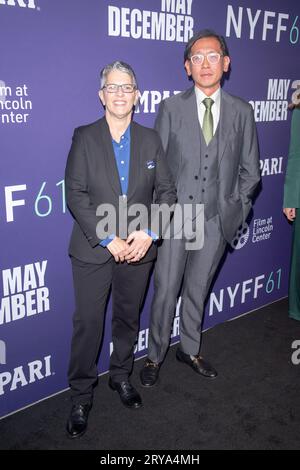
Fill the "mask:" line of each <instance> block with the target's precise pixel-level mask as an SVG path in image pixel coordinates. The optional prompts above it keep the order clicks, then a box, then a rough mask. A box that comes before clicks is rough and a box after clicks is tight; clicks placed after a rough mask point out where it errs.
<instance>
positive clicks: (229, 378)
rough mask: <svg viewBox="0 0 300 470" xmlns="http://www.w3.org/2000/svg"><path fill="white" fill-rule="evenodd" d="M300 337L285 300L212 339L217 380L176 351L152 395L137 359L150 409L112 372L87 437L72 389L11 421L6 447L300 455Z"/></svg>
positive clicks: (1, 428)
mask: <svg viewBox="0 0 300 470" xmlns="http://www.w3.org/2000/svg"><path fill="white" fill-rule="evenodd" d="M294 340H300V322H297V321H295V320H292V319H289V318H288V315H287V300H286V299H284V300H281V301H279V302H276V303H274V304H272V305H269V306H267V307H265V308H263V309H260V310H257V311H255V312H252V313H250V314H248V315H246V316H244V317H241V318H239V319H236V320H234V321H231V322H227V323H224V324H221V325H218V326H216V327H215V328H213V329H211V330H209V331H207V332H205V333H204V335H203V347H202V353H203V355H204V356H205V357H206V358H207V359H209V360H210V361H211V362H212V364H213V365H214V366H215V367H216V368H217V370H218V372H219V376H218V378H217V379H215V380H208V379H205V378H202V377H200V376H197V375H196V374H195V373H194V372H193V370H192V369H191V368H190V367H188V366H187V365H185V364H182V363H178V362H177V361H176V359H175V351H176V347H177V346H173V347H172V348H171V349H170V351H169V353H168V356H167V359H166V361H165V363H164V364H163V366H162V368H161V371H160V382H159V384H158V385H157V386H155V387H154V388H152V389H144V388H143V387H141V386H140V383H139V378H138V374H139V371H140V369H141V366H142V363H143V360H139V361H137V362H136V363H135V368H134V373H133V376H132V383H133V384H134V385H135V386H136V388H137V389H138V390H139V391H140V393H141V394H142V398H143V403H144V406H143V408H141V409H139V410H128V409H126V408H124V406H123V405H122V404H121V402H120V400H119V396H118V394H116V393H114V392H112V391H111V390H110V389H109V388H108V386H107V375H104V376H102V377H100V379H99V385H98V387H97V388H96V390H95V398H94V405H93V409H92V411H91V414H90V418H89V427H88V431H87V433H86V434H85V435H84V436H83V437H82V438H80V439H78V440H75V441H73V440H70V439H68V437H67V436H66V433H65V422H66V419H67V417H68V414H69V406H70V405H69V392H64V393H62V394H59V395H57V396H55V397H53V398H50V399H47V400H45V401H43V402H41V403H39V404H36V405H34V406H32V407H30V408H27V409H26V410H23V411H20V412H18V413H16V414H14V415H12V416H9V417H7V418H5V419H3V420H1V421H0V436H1V438H0V449H2V450H3V449H8V450H13V449H43V450H44V449H70V450H76V449H81V450H83V449H94V450H95V449H96V450H102V449H104V450H117V449H118V450H135V449H143V450H158V449H160V450H202V449H269V450H271V449H272V450H277V449H299V448H300V365H298V366H297V365H293V364H292V361H291V356H292V353H293V350H292V347H291V346H292V343H293V341H294Z"/></svg>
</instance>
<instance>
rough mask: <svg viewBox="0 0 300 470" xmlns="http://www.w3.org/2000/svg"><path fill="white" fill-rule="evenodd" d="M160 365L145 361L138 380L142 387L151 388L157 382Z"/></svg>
mask: <svg viewBox="0 0 300 470" xmlns="http://www.w3.org/2000/svg"><path fill="white" fill-rule="evenodd" d="M159 369H160V364H159V363H157V362H152V361H150V359H146V361H145V363H144V365H143V368H142V369H141V372H140V379H141V383H142V385H143V387H153V385H155V384H156V382H157V380H158V375H159Z"/></svg>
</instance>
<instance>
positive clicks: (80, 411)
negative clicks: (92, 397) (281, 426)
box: [67, 404, 92, 439]
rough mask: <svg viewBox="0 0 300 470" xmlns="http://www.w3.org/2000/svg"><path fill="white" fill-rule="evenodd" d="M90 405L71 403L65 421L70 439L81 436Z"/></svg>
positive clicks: (85, 426)
mask: <svg viewBox="0 0 300 470" xmlns="http://www.w3.org/2000/svg"><path fill="white" fill-rule="evenodd" d="M91 408H92V405H90V404H86V405H81V404H79V405H73V406H72V409H71V413H70V416H69V419H68V422H67V432H68V435H69V437H70V438H71V439H75V438H76V437H81V436H83V434H84V433H85V431H86V430H87V424H88V417H89V412H90V409H91Z"/></svg>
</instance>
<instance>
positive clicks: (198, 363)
mask: <svg viewBox="0 0 300 470" xmlns="http://www.w3.org/2000/svg"><path fill="white" fill-rule="evenodd" d="M176 359H177V360H178V361H180V362H185V364H188V365H189V366H191V367H192V369H194V371H195V372H197V374H200V375H202V376H203V377H206V378H207V379H215V378H216V377H217V375H218V373H217V371H216V370H215V369H214V368H213V367H212V366H211V365H210V364H209V363H208V362H207V361H205V360H204V359H203V358H202V357H201V356H199V355H198V356H193V359H191V357H190V355H189V354H185V353H184V352H183V351H181V349H180V348H178V349H177V351H176Z"/></svg>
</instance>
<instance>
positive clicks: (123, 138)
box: [112, 124, 130, 145]
mask: <svg viewBox="0 0 300 470" xmlns="http://www.w3.org/2000/svg"><path fill="white" fill-rule="evenodd" d="M129 140H130V124H129V126H128V127H127V129H126V131H125V132H124V134H122V135H121V139H120V142H116V141H115V140H114V139H113V138H112V141H113V142H114V143H115V144H117V145H121V144H122V143H124V142H126V143H127V142H128V141H129Z"/></svg>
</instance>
